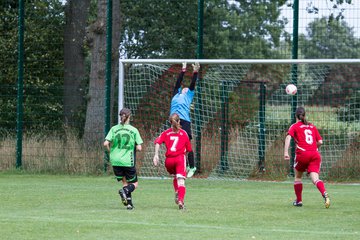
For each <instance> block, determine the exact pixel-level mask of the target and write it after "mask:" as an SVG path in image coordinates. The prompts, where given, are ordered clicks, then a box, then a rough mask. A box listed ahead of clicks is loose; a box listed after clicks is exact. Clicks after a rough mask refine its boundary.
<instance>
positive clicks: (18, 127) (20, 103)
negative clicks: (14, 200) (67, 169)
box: [16, 0, 25, 168]
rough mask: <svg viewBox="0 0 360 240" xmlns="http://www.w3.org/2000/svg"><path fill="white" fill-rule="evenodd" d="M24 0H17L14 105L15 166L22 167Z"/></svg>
mask: <svg viewBox="0 0 360 240" xmlns="http://www.w3.org/2000/svg"><path fill="white" fill-rule="evenodd" d="M24 12H25V11H24V0H19V17H18V19H19V23H18V29H19V34H18V80H17V106H16V113H17V114H16V168H21V167H22V140H23V117H24V116H23V108H24V107H23V102H24V100H23V99H24V15H25V13H24Z"/></svg>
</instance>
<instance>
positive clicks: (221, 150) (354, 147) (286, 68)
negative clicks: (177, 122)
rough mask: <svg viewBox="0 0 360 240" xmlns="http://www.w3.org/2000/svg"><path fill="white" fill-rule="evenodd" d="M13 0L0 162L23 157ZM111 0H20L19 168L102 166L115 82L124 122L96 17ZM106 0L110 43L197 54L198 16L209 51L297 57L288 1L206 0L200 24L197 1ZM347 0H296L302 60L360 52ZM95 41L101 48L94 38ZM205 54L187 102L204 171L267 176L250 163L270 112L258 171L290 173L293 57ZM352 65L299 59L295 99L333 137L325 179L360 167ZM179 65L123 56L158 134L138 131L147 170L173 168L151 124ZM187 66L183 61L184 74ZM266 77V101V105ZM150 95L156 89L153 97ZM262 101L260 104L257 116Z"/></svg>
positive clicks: (2, 54) (3, 75)
mask: <svg viewBox="0 0 360 240" xmlns="http://www.w3.org/2000/svg"><path fill="white" fill-rule="evenodd" d="M19 2H20V1H18V0H6V1H0V13H1V14H0V45H1V46H2V47H1V48H0V171H3V170H9V169H14V168H15V165H16V161H17V152H16V146H17V142H18V140H19V139H17V138H16V134H17V131H19V129H17V127H16V126H17V119H18V116H19V114H20V113H18V112H17V108H16V107H17V104H18V103H19V96H18V94H17V92H18V84H17V80H18V78H19V76H18V67H19V65H18V62H19V60H20V59H18V45H19V40H18V36H19V27H18V24H19ZM106 2H107V1H105V0H97V1H80V0H79V1H75V0H72V1H70V0H67V1H65V0H64V1H60V0H34V1H23V3H24V8H25V9H24V13H25V16H24V30H25V32H24V58H23V61H24V76H23V81H24V82H23V83H24V90H23V100H24V101H23V103H22V106H23V109H24V112H23V123H22V124H23V128H22V129H21V130H22V131H23V137H22V140H23V141H22V145H21V148H22V169H24V170H25V171H29V172H51V173H53V172H54V173H55V172H56V173H103V171H104V166H103V164H104V152H103V151H104V149H103V147H102V141H103V138H104V128H105V120H104V119H105V109H106V107H107V106H105V103H106V101H107V100H108V99H105V95H106V94H105V89H111V106H110V108H111V109H112V111H111V125H113V124H116V123H117V114H118V113H117V112H118V107H117V106H118V92H117V89H118V85H117V83H113V84H112V85H111V86H105V79H106V78H105V74H106V71H107V69H105V67H103V66H104V65H105V57H103V56H105V55H106V54H105V52H104V50H105V48H106V41H105V38H106V35H105V32H106V29H105V27H106V26H103V24H100V25H97V23H105V22H106V20H107V19H105V18H104V16H106V14H105V12H104V11H106V8H105V4H106ZM112 2H113V3H114V6H118V8H115V7H114V9H113V21H114V24H113V49H116V50H117V49H119V50H120V53H119V54H120V57H121V58H129V59H135V58H142V59H146V58H148V59H149V58H151V59H155V58H162V59H164V58H171V59H193V58H194V57H195V56H196V55H197V51H198V49H199V45H198V44H200V43H199V42H198V39H199V38H198V37H199V34H200V33H199V31H198V30H199V29H201V30H202V34H203V35H202V36H203V40H204V41H203V43H202V44H203V45H202V46H201V47H202V49H203V52H202V55H203V57H204V58H206V59H214V60H216V59H291V58H292V56H293V54H292V48H293V40H294V36H292V33H293V30H294V25H293V23H294V19H293V16H294V1H292V0H289V1H285V0H274V1H251V3H250V1H245V0H237V1H227V0H209V1H204V3H205V4H204V19H203V26H198V24H199V19H198V12H197V11H198V3H199V2H200V1H193V0H184V1H152V0H141V1H133V0H125V1H120V2H118V1H112ZM170 2H171V4H169V3H170ZM346 2H347V1H345V2H344V3H343V4H337V3H335V1H330V0H324V1H323V0H311V1H299V21H298V23H299V28H298V30H299V31H298V32H299V36H298V37H299V38H298V40H299V41H298V45H299V48H298V56H299V58H300V59H325V58H328V59H334V58H338V59H340V58H351V59H359V58H360V41H359V37H360V35H359V32H360V24H359V16H360V14H359V11H360V5H359V2H358V1H354V0H353V1H352V2H351V4H347V3H346ZM255 3H256V4H255ZM335 4H336V6H337V7H336V8H334V5H335ZM74 6H76V7H77V8H76V7H74ZM79 9H80V10H79ZM86 10H88V11H86ZM71 12H73V13H76V14H75V15H74V16H75V17H74V16H73V18H72V15H70V13H71ZM85 13H86V14H85ZM101 13H103V14H101ZM100 17H103V18H101V19H100ZM81 20H82V23H81V24H79V21H81ZM120 23H121V24H120ZM105 25H106V24H105ZM119 35H120V37H119V38H118V39H117V37H118V36H119ZM119 43H120V44H119ZM96 44H98V46H100V47H99V48H98V49H97V50H96V49H95V50H94V46H95V45H96ZM116 50H113V55H114V56H115V55H116V54H115V53H117V52H116ZM69 52H70V53H77V55H74V54H73V55H72V54H69ZM117 61H118V60H117V57H114V59H113V65H112V72H113V75H112V81H113V82H116V80H117V75H118V69H117V66H116V63H117ZM203 67H204V69H203V70H204V72H203V79H201V80H200V81H199V82H198V86H197V91H199V90H200V89H201V91H202V92H203V94H202V95H201V96H202V98H199V96H200V94H198V92H197V93H196V98H195V101H194V106H193V110H192V116H193V127H194V132H195V135H194V136H198V137H200V139H198V140H201V141H200V142H201V144H202V145H201V148H200V150H199V152H198V153H200V154H201V159H200V161H199V163H200V167H201V174H200V175H199V177H209V176H211V177H219V176H220V177H236V178H244V177H249V176H250V177H251V176H259V174H257V173H256V172H257V167H258V165H259V161H262V160H259V149H262V146H260V147H259V139H258V138H259V126H258V124H259V119H261V118H262V117H265V121H264V124H265V126H263V128H262V130H265V133H266V136H265V137H266V139H265V142H266V145H265V146H266V148H265V154H266V155H265V156H262V157H261V158H263V157H264V158H265V169H266V171H265V173H263V174H265V175H263V176H264V177H266V176H269V177H274V178H276V177H279V176H285V175H286V174H287V173H288V169H289V166H287V164H286V163H284V162H283V161H282V157H281V153H282V149H281V148H282V140H281V138H282V134H284V129H285V126H288V124H289V121H290V110H291V101H290V99H289V97H288V96H286V95H285V94H284V91H283V89H284V86H285V85H286V84H287V82H290V81H292V78H293V74H291V73H290V71H291V69H292V68H291V65H290V64H285V65H279V64H274V65H267V64H263V65H258V64H255V65H254V64H243V65H239V66H238V65H234V64H230V65H226V64H225V65H212V64H205V65H204V66H203ZM356 67H357V64H350V65H347V64H335V65H324V64H321V65H306V64H305V65H303V64H299V65H298V69H299V70H298V77H297V79H298V83H297V85H298V87H299V95H298V104H301V105H304V106H305V107H306V108H307V110H308V113H309V117H310V120H311V121H313V122H314V123H316V124H317V125H319V126H320V127H321V129H322V131H323V132H322V134H323V135H324V138H325V140H326V144H325V145H324V147H323V149H322V151H323V152H322V154H323V156H324V163H323V169H324V174H326V176H327V177H329V178H330V177H331V178H334V179H335V178H359V170H358V167H357V166H358V164H359V161H358V159H357V157H356V154H354V152H355V153H356V151H358V148H359V147H358V140H357V139H358V138H357V137H356V136H357V134H358V129H357V128H356V127H354V123H357V121H358V117H357V115H356V114H357V112H358V109H359V105H358V101H359V100H358V99H359V96H358V91H359V86H358V85H357V84H358V82H359V80H358V79H359V78H358V76H357V74H358V69H357V68H356ZM177 68H178V65H176V64H171V63H169V64H164V65H161V64H135V65H131V66H130V65H127V66H125V72H126V74H127V75H126V76H127V78H128V77H129V78H130V77H131V78H134V80H132V81H128V80H127V81H126V84H125V86H124V91H125V94H126V95H125V99H124V104H125V105H129V106H130V107H131V108H132V109H133V111H134V112H135V113H136V115H135V116H134V121H135V122H134V124H136V127H138V128H140V129H142V131H146V129H149V131H151V134H152V135H151V137H150V135H148V133H146V132H145V133H144V135H145V136H146V140H147V142H146V148H145V149H146V150H145V151H144V152H142V153H141V154H139V157H138V158H139V161H138V163H139V166H138V167H139V170H140V173H141V174H142V175H143V176H158V175H165V172H164V171H163V169H162V170H161V172H160V173H156V172H154V171H155V170H154V169H152V167H151V159H150V162H149V158H150V156H151V155H152V150H153V149H152V145H151V144H152V141H153V137H154V136H155V135H156V134H157V133H159V131H161V129H164V128H165V127H166V125H165V123H166V119H167V117H168V108H169V103H170V102H169V101H170V91H171V89H172V87H173V83H174V82H173V81H174V78H176V75H177V73H178V69H177ZM128 74H130V75H128ZM95 75H96V76H95ZM190 77H191V76H190V74H187V76H186V79H187V80H186V81H187V82H189V79H190ZM131 84H134V85H133V87H131ZM263 87H266V88H265V103H266V104H265V105H264V106H262V105H261V104H260V98H261V97H262V96H261V92H262V90H261V89H262V88H263ZM151 94H152V95H154V96H157V97H156V98H154V99H152V98H150V97H149V96H150V95H151ZM237 102H239V103H242V104H241V105H239V104H235V103H237ZM240 107H241V108H240ZM261 107H264V111H265V116H263V115H260V116H259V111H262V110H260V109H261ZM158 109H162V110H158ZM142 112H143V113H146V114H144V115H142V114H140V113H142ZM313 112H314V113H316V115H312V113H313ZM155 113H156V114H155ZM320 113H322V115H321V114H320ZM139 117H140V118H139ZM224 117H225V118H224ZM141 119H143V120H144V122H142V121H140V120H141ZM327 119H328V120H327ZM149 121H150V122H149ZM322 125H324V126H325V127H322ZM199 129H200V130H199ZM199 131H200V132H201V134H199ZM225 131H226V132H227V133H228V134H224V132H225ZM341 134H343V135H341ZM345 136H347V137H345ZM260 138H261V137H260ZM346 139H347V140H346ZM194 141H195V139H194ZM208 143H211V144H208ZM330 143H331V144H330ZM194 145H195V147H196V143H195V144H194ZM245 145H248V146H249V147H245ZM219 159H220V160H219ZM237 160H239V161H240V162H241V165H239V163H238V162H237ZM219 161H220V162H219ZM333 169H336V171H335V170H333ZM108 170H111V169H110V168H108ZM272 174H274V175H275V176H273V175H272Z"/></svg>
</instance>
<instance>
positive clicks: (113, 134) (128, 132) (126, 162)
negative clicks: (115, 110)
mask: <svg viewBox="0 0 360 240" xmlns="http://www.w3.org/2000/svg"><path fill="white" fill-rule="evenodd" d="M105 139H106V140H107V141H109V142H111V148H110V162H111V165H112V166H120V167H134V166H135V157H134V151H136V149H135V147H136V145H140V144H142V143H143V140H142V139H141V136H140V134H139V131H138V130H137V128H135V127H133V126H131V125H130V124H118V125H116V126H113V127H112V128H111V129H110V131H109V133H108V134H107V135H106V138H105Z"/></svg>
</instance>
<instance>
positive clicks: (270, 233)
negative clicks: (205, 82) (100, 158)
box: [0, 173, 360, 240]
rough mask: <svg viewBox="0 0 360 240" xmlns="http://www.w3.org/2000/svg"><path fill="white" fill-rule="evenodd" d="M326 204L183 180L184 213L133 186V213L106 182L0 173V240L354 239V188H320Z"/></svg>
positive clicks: (167, 193) (244, 186)
mask: <svg viewBox="0 0 360 240" xmlns="http://www.w3.org/2000/svg"><path fill="white" fill-rule="evenodd" d="M326 186H327V190H328V192H329V193H330V196H331V200H332V205H331V207H330V209H325V208H324V206H323V201H322V198H321V196H320V194H319V193H318V191H317V189H316V188H315V187H314V186H313V185H312V184H311V183H310V182H309V181H308V180H307V181H305V183H304V192H303V202H304V206H303V207H302V208H296V207H293V206H291V203H292V200H293V198H294V193H293V186H292V183H291V181H288V182H281V183H278V182H255V181H214V180H200V179H189V180H188V181H187V195H186V199H185V203H186V206H187V210H186V211H179V210H178V209H177V206H176V205H175V203H174V200H173V190H172V185H171V180H169V179H162V180H154V179H140V181H139V188H138V189H137V190H136V192H135V193H134V194H133V198H134V204H135V210H133V211H128V210H126V209H125V208H124V206H122V204H121V202H120V198H119V196H118V194H117V190H118V187H119V185H118V183H117V182H116V181H115V180H114V178H113V177H111V176H101V177H95V176H94V177H85V176H63V175H60V176H59V175H56V176H54V175H21V174H9V173H0V209H1V211H0V238H1V239H188V240H190V239H360V200H359V199H360V186H359V185H355V184H353V185H351V184H349V185H345V184H330V183H327V184H326Z"/></svg>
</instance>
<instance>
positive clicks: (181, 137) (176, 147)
mask: <svg viewBox="0 0 360 240" xmlns="http://www.w3.org/2000/svg"><path fill="white" fill-rule="evenodd" d="M155 143H158V144H160V145H161V144H162V143H165V146H166V149H167V150H166V153H165V156H166V157H171V158H172V157H177V156H179V155H184V154H185V153H186V152H191V151H192V147H191V142H190V139H189V136H188V135H187V133H186V132H185V131H184V130H182V129H180V130H179V132H177V133H176V132H174V131H173V129H172V128H169V129H167V130H165V131H164V132H162V133H161V135H160V136H159V137H158V138H157V139H156V140H155Z"/></svg>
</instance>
